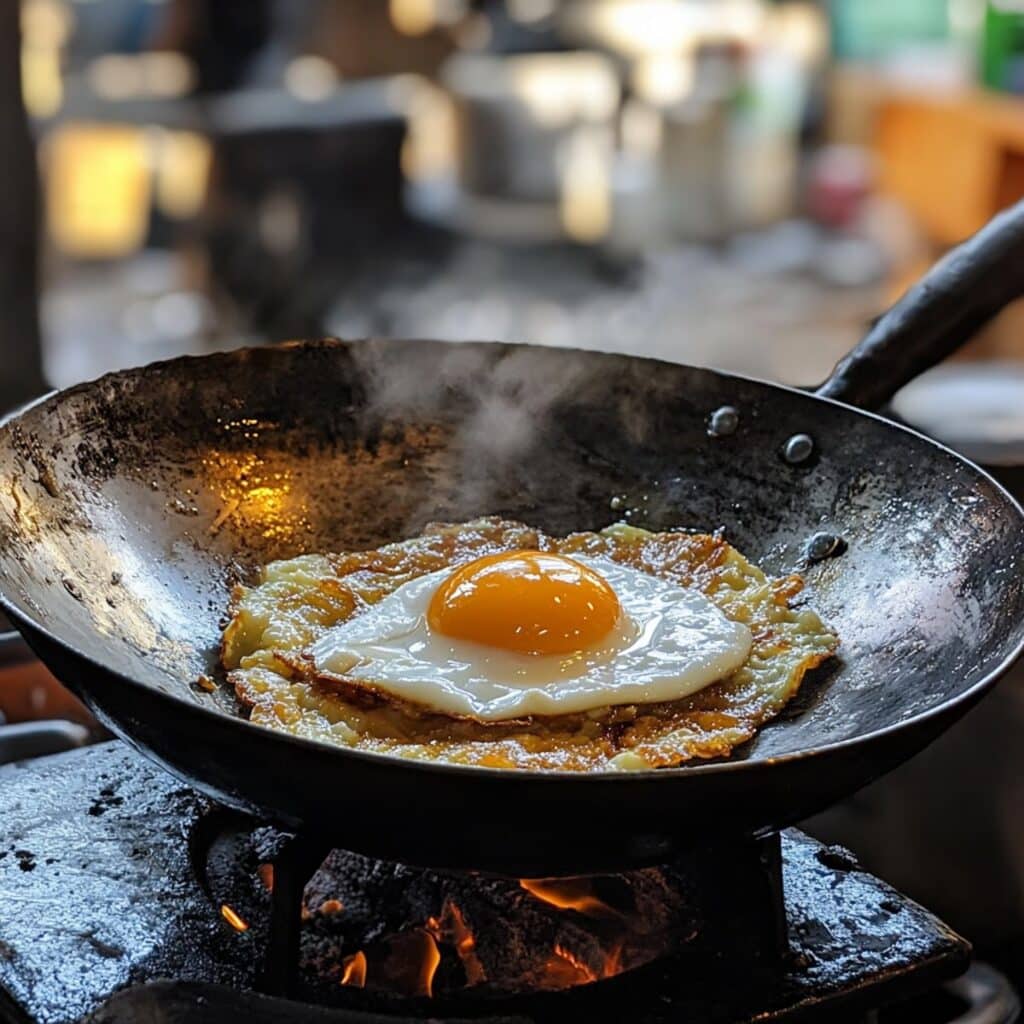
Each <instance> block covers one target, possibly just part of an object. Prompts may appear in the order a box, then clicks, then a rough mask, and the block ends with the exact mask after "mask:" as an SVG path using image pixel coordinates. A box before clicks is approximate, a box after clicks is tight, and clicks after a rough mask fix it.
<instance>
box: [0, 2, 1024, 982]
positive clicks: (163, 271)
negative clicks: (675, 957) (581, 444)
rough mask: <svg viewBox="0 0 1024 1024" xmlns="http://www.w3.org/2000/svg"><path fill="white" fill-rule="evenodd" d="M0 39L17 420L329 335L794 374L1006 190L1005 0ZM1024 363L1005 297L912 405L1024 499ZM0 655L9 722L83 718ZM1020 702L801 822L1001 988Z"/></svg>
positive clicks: (828, 353)
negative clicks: (836, 845) (517, 346)
mask: <svg viewBox="0 0 1024 1024" xmlns="http://www.w3.org/2000/svg"><path fill="white" fill-rule="evenodd" d="M19 17H20V33H19V24H18V22H19ZM0 51H3V52H0V149H2V152H3V153H4V161H5V169H6V173H5V177H4V189H3V191H2V193H0V360H2V363H3V373H2V375H0V408H11V407H13V406H15V405H17V404H18V403H20V402H22V401H24V400H26V399H28V398H30V397H32V396H33V395H35V394H37V393H39V392H40V391H42V390H44V389H45V388H47V387H65V386H67V385H70V384H73V383H75V382H76V381H79V380H83V379H87V378H91V377H94V376H96V375H98V374H100V373H103V372H105V371H107V370H111V369H114V368H117V367H122V366H128V365H135V364H141V363H145V362H149V361H151V360H154V359H160V358H165V357H168V356H172V355H176V354H179V353H184V352H191V353H201V352H206V351H211V350H214V349H218V348H233V347H237V346H239V345H242V344H255V343H260V342H263V341H272V340H280V339H283V338H290V337H306V336H317V335H324V334H331V335H337V336H341V337H361V336H366V335H371V334H384V335H405V336H410V335H411V336H420V337H443V338H449V339H469V338H473V339H480V338H484V339H501V340H513V341H515V340H522V341H531V342H537V343H543V344H551V345H575V346H580V347H585V348H591V347H592V348H600V349H611V350H619V351H626V352H632V353H642V354H647V355H654V356H659V357H662V358H667V359H673V360H679V361H684V362H694V363H701V364H707V365H711V366H715V367H719V368H723V369H727V370H733V371H738V372H742V373H747V374H751V375H754V376H759V377H765V378H769V379H773V380H779V381H783V382H785V383H789V384H795V385H809V384H812V383H814V382H816V381H819V380H820V379H822V378H823V377H824V376H825V375H826V373H827V371H828V370H829V368H830V367H831V366H832V364H833V363H834V362H835V360H836V359H837V358H838V357H839V356H840V355H841V354H842V353H843V352H844V351H845V350H846V349H848V348H849V347H851V346H852V345H853V344H854V342H855V341H856V340H857V338H858V337H859V336H860V335H861V334H862V333H863V331H864V330H865V328H866V326H867V325H868V324H869V323H870V321H871V320H872V318H873V317H875V316H877V314H878V313H879V312H880V311H881V310H882V309H883V308H884V307H885V306H886V305H887V304H888V303H889V302H891V301H892V300H893V299H894V298H895V297H896V296H898V295H899V294H900V293H901V292H902V291H903V289H904V288H905V287H906V286H907V284H908V283H909V282H911V281H913V280H914V279H915V278H916V277H917V276H919V274H920V273H921V272H922V270H923V269H924V268H925V267H927V266H928V265H929V264H930V263H932V262H933V261H934V260H935V259H936V258H938V257H939V256H941V254H942V252H943V251H944V250H945V249H946V248H948V247H949V246H951V245H952V244H954V243H956V242H957V241H959V240H961V239H963V238H965V237H966V236H967V235H969V234H970V233H971V232H973V231H974V230H975V229H977V228H978V227H980V226H981V225H982V224H983V223H984V222H985V221H986V220H987V219H988V218H990V217H991V216H992V215H993V214H994V213H995V212H996V211H998V210H999V209H1000V208H1002V207H1003V206H1005V205H1007V204H1008V203H1010V202H1012V201H1014V200H1016V199H1018V198H1020V197H1021V196H1024V3H1022V2H1021V0H988V2H985V0H827V2H826V0H822V2H817V3H815V2H803V0H794V2H779V3H768V2H761V0H576V2H570V0H563V2H557V0H244V2H243V0H237V2H236V0H77V2H71V0H22V2H21V3H20V9H19V4H17V3H15V2H13V0H12V2H10V3H6V4H3V5H2V10H0ZM37 170H38V173H37ZM1022 359H1024V308H1021V304H1020V303H1018V304H1017V307H1016V308H1014V307H1011V308H1010V309H1008V310H1007V311H1006V312H1005V313H1004V314H1003V315H1002V316H1000V317H999V318H998V320H997V321H996V322H994V323H993V324H991V325H990V326H989V327H988V328H987V329H986V330H985V331H984V332H983V334H982V335H981V336H980V337H979V338H977V339H976V340H975V342H974V343H972V345H971V346H969V347H968V349H967V350H966V351H965V352H964V353H963V354H962V355H961V356H959V357H958V358H957V359H956V360H955V361H953V362H952V363H951V364H949V365H947V366H945V367H942V368H940V369H938V370H936V371H933V372H932V373H931V374H929V375H928V376H927V377H926V378H924V379H923V380H922V381H920V382H916V383H915V384H914V385H911V386H910V387H909V388H907V389H905V390H904V392H903V393H902V394H901V395H900V396H898V398H897V400H896V402H895V406H894V410H893V412H894V414H896V415H898V416H900V417H902V418H904V419H906V420H908V421H909V422H911V423H913V424H914V425H916V426H918V427H919V428H921V429H923V430H925V431H927V432H930V433H933V434H935V435H936V436H938V437H940V438H942V439H943V440H945V441H947V442H949V443H950V444H952V445H954V446H956V447H959V448H960V449H961V450H963V451H965V452H966V453H967V454H969V455H971V456H972V457H974V458H976V459H977V460H978V461H980V462H983V463H984V464H986V465H988V466H990V467H991V468H992V469H993V470H994V471H995V472H997V473H998V474H999V475H1000V476H1001V477H1002V478H1003V479H1004V481H1005V482H1007V484H1008V485H1009V486H1011V488H1015V489H1016V490H1017V493H1018V494H1021V493H1024V483H1022V481H1024V362H1022ZM0 651H5V652H6V654H0V657H6V658H7V659H8V662H13V661H17V664H8V667H7V668H6V669H0V718H2V716H4V715H6V717H7V719H8V720H9V721H10V722H18V721H23V720H26V719H35V720H38V719H54V718H61V719H63V718H68V717H70V718H72V719H74V720H76V721H78V722H80V723H83V724H85V725H86V727H87V728H91V725H90V722H89V719H88V716H87V715H86V714H85V712H84V711H82V709H80V708H79V707H77V705H75V704H74V703H73V702H72V700H71V698H69V697H67V696H66V695H65V694H64V692H63V691H62V690H61V689H60V688H59V687H58V686H57V685H56V684H55V683H53V681H52V680H50V679H49V677H48V676H46V674H45V672H44V671H43V670H41V669H39V668H37V667H36V666H34V665H32V664H31V663H30V662H27V661H25V660H23V659H24V656H25V652H24V651H23V650H20V649H18V648H17V647H11V646H7V647H5V648H0ZM1022 684H1024V675H1022V674H1021V673H1020V672H1018V675H1017V677H1015V678H1014V677H1011V678H1009V679H1007V680H1006V681H1005V682H1004V683H1003V684H1002V686H1001V688H1000V689H999V691H998V692H997V693H996V694H995V695H994V696H992V697H991V698H989V699H988V700H987V701H986V702H984V704H983V705H982V706H981V708H980V709H979V710H978V711H975V712H974V713H973V714H972V715H971V716H970V717H969V718H968V719H967V720H966V721H965V722H964V724H963V725H961V726H960V727H959V728H958V729H956V730H954V731H953V732H952V733H951V734H950V735H949V736H948V737H947V738H945V739H944V740H943V741H941V743H940V744H938V745H937V746H936V747H935V748H932V750H931V751H929V752H928V753H927V754H925V755H923V756H922V757H920V758H918V759H917V760H915V761H914V762H913V763H912V764H911V765H909V766H907V767H906V768H904V769H902V770H901V771H900V772H898V773H896V775H894V776H893V777H891V778H890V779H889V780H886V781H885V782H883V783H882V784H879V785H876V786H875V787H873V788H872V789H870V790H868V791H867V792H866V793H865V794H862V795H861V796H859V797H857V798H855V799H854V800H853V801H851V802H849V803H848V804H847V805H845V806H844V807H842V808H840V809H838V810H836V811H834V812H830V813H829V814H828V815H827V816H825V817H823V818H822V819H821V820H819V821H816V822H815V823H813V824H812V830H814V831H816V832H818V834H821V835H824V836H827V837H829V838H837V839H841V840H843V841H846V842H848V843H849V844H850V845H851V846H853V847H854V848H855V849H856V850H857V852H858V854H859V855H860V856H861V857H862V859H863V860H864V862H865V863H866V864H867V866H868V867H870V868H871V869H873V870H875V871H877V872H878V873H879V874H881V875H882V876H883V877H884V878H886V879H887V880H889V881H891V882H893V883H894V884H896V885H897V886H898V887H900V888H901V889H903V890H904V891H906V892H908V893H910V894H911V895H914V896H917V897H918V898H920V899H921V900H922V901H923V902H925V903H926V904H927V905H928V906H929V907H930V908H932V909H934V910H935V911H937V912H939V913H940V914H942V915H943V916H945V917H946V918H947V919H948V920H949V921H950V923H951V924H953V925H954V926H956V927H958V928H960V929H961V930H962V931H964V933H965V934H966V935H967V936H968V937H969V938H971V939H973V940H975V941H976V942H977V943H978V945H979V948H980V950H981V952H982V954H983V955H985V956H988V957H990V958H992V959H994V960H995V961H996V962H997V963H998V964H1000V965H1001V966H1002V967H1004V968H1005V969H1006V970H1007V971H1008V972H1009V973H1010V974H1011V975H1013V976H1014V977H1015V978H1016V979H1017V981H1018V983H1020V982H1024V966H1022V964H1024V821H1022V820H1021V819H1022V814H1021V808H1022V807H1024V792H1022V790H1024V781H1021V780H1024V754H1022V753H1021V750H1022V743H1021V737H1022V735H1024V697H1022V696H1021V686H1022ZM94 734H95V732H94ZM76 737H77V739H80V738H81V734H79V733H77V732H74V731H73V730H72V731H69V730H68V729H67V728H66V727H63V726H62V727H55V728H54V730H53V731H52V734H51V739H50V741H49V742H51V743H52V744H54V745H60V744H61V743H67V742H77V739H76Z"/></svg>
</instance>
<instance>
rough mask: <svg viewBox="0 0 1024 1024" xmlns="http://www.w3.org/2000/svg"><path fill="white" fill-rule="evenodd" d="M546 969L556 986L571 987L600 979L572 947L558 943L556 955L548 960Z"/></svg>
mask: <svg viewBox="0 0 1024 1024" xmlns="http://www.w3.org/2000/svg"><path fill="white" fill-rule="evenodd" d="M545 969H546V971H547V975H548V978H549V980H550V981H552V982H553V987H555V988H571V987H572V986H573V985H584V984H586V983H587V982H591V981H597V979H598V975H597V974H595V973H594V972H593V971H592V970H591V969H590V968H589V967H588V966H587V965H586V964H585V963H583V961H582V960H579V959H578V958H577V957H576V956H575V955H574V954H573V952H572V950H571V949H566V947H565V946H560V945H557V944H556V945H555V955H554V956H553V957H551V959H550V960H548V962H547V965H546V967H545Z"/></svg>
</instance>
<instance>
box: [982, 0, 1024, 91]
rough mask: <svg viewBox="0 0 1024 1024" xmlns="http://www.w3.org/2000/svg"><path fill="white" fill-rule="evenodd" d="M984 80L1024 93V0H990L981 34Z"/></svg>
mask: <svg viewBox="0 0 1024 1024" xmlns="http://www.w3.org/2000/svg"><path fill="white" fill-rule="evenodd" d="M981 80H982V82H984V83H985V85H987V86H989V87H990V88H992V89H1000V90H1002V91H1004V92H1017V93H1024V0H989V2H988V3H987V4H986V5H985V22H984V25H983V27H982V34H981Z"/></svg>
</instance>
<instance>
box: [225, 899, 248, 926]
mask: <svg viewBox="0 0 1024 1024" xmlns="http://www.w3.org/2000/svg"><path fill="white" fill-rule="evenodd" d="M220 916H221V917H223V918H224V920H225V921H227V923H228V924H229V925H231V927H232V928H234V929H235V931H236V932H247V931H248V930H249V922H248V921H246V920H244V919H243V918H241V917H239V915H238V912H237V911H235V910H232V909H231V907H229V906H228V905H227V904H226V903H222V904H221V907H220Z"/></svg>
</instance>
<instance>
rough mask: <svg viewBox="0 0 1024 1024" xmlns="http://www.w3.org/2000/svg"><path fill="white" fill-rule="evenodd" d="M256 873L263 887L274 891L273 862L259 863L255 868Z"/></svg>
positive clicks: (268, 890)
mask: <svg viewBox="0 0 1024 1024" xmlns="http://www.w3.org/2000/svg"><path fill="white" fill-rule="evenodd" d="M256 874H258V875H259V877H260V881H261V882H262V883H263V888H264V889H266V890H267V892H273V891H274V865H273V864H261V865H260V866H259V867H258V868H257V869H256Z"/></svg>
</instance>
